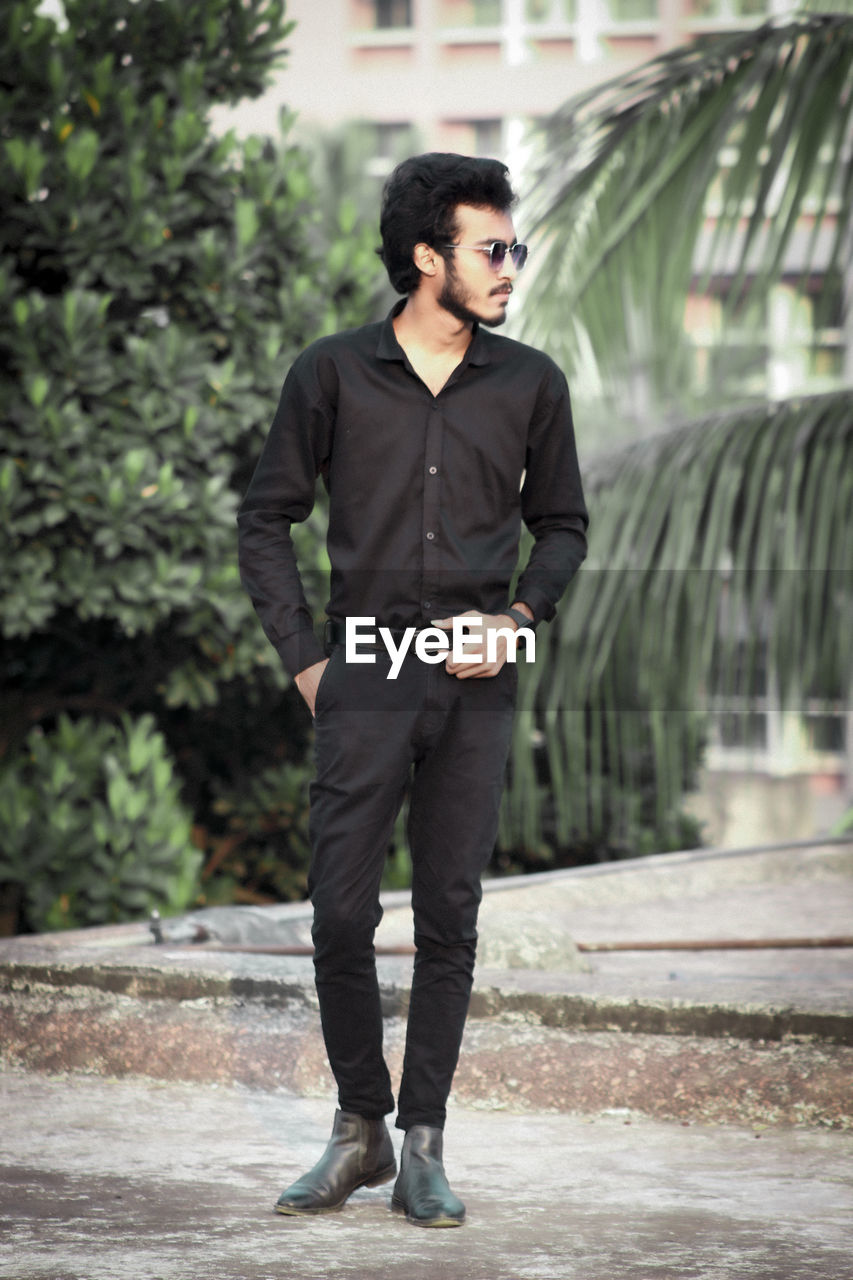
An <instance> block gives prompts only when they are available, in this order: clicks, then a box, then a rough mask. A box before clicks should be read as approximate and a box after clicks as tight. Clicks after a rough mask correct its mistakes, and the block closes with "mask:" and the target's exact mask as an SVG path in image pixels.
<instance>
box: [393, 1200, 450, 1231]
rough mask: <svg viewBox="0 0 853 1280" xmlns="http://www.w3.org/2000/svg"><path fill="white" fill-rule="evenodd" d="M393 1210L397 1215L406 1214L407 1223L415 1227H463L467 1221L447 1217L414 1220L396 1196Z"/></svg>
mask: <svg viewBox="0 0 853 1280" xmlns="http://www.w3.org/2000/svg"><path fill="white" fill-rule="evenodd" d="M391 1208H392V1209H393V1210H394V1212H395V1213H405V1215H406V1221H407V1222H411V1224H412V1225H413V1226H415V1227H461V1226H462V1223H463V1222H464V1221H465V1219H464V1218H451V1217H447V1216H445V1217H440V1218H413V1217H412V1215H411V1214H410V1213H409V1211H408V1209H407V1208H406V1206H405V1205H404V1204H403V1202H402V1200H398V1199H397V1198H396V1196H392V1197H391Z"/></svg>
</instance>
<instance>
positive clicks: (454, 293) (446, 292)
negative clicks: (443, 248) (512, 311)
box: [438, 261, 506, 329]
mask: <svg viewBox="0 0 853 1280" xmlns="http://www.w3.org/2000/svg"><path fill="white" fill-rule="evenodd" d="M469 303H470V295H469V294H466V293H465V292H464V291H463V290H462V289H461V288H460V285H459V280H458V278H457V276H456V272H455V271H454V269H453V263H452V261H448V263H447V271H446V274H445V277H444V288H443V289H442V291H441V293H440V294H439V297H438V305H439V306H440V307H443V308H444V310H445V311H447V312H449V313H450V315H452V316H453V317H454V319H456V320H461V322H462V323H463V324H472V323H473V324H484V325H485V326H486V328H488V329H497V328H498V326H499V325H502V324H503V323H504V321H505V320H506V311H501V312H500V314H499V315H496V316H488V317H487V316H483V315H480V314H479V312H477V311H473V310H472V309H471V306H470V305H469Z"/></svg>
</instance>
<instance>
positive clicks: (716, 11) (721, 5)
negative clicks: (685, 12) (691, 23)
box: [690, 0, 767, 18]
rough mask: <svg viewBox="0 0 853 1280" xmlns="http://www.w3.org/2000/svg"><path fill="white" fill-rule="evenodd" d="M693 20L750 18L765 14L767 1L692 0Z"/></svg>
mask: <svg viewBox="0 0 853 1280" xmlns="http://www.w3.org/2000/svg"><path fill="white" fill-rule="evenodd" d="M690 12H691V13H692V15H693V17H695V18H752V17H754V16H756V15H758V14H762V13H766V12H767V0H692V3H691V5H690Z"/></svg>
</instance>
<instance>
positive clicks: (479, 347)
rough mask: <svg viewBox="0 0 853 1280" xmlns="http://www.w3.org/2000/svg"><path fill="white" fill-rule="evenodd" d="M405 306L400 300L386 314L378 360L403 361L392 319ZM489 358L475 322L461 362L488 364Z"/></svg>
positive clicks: (485, 343) (403, 352)
mask: <svg viewBox="0 0 853 1280" xmlns="http://www.w3.org/2000/svg"><path fill="white" fill-rule="evenodd" d="M405 305H406V299H405V298H400V300H399V301H398V302H395V303H394V306H393V307H392V308H391V310H390V311H389V312H388V315H387V316H386V317H385V320H384V321H383V323H382V328H381V329H380V331H379V342H378V343H377V346H376V355H377V356H378V358H379V359H380V360H405V358H406V353H405V351H404V350H403V348H402V347H401V346H400V344H399V342H398V341H397V335H396V333H395V332H394V317H395V316H398V315H399V314H400V312H401V311H402V310H403V307H404V306H405ZM490 362H491V356H490V355H489V349H488V341H487V339H486V336H485V334H484V333H483V331H482V329H481V328H480V325H479V324H478V323H477V321H476V320H475V321H474V328H473V332H472V337H471V344H470V346H469V347H468V350H467V351H466V352H465V356H464V358H463V360H462V363H463V364H489V363H490Z"/></svg>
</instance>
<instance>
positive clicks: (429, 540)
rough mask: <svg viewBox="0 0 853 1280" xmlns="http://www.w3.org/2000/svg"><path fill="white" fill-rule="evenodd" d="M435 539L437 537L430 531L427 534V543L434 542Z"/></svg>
mask: <svg viewBox="0 0 853 1280" xmlns="http://www.w3.org/2000/svg"><path fill="white" fill-rule="evenodd" d="M434 537H435V534H434V533H433V532H432V531H431V530H430V532H429V533H428V534H427V542H432V540H433V538H434Z"/></svg>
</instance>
